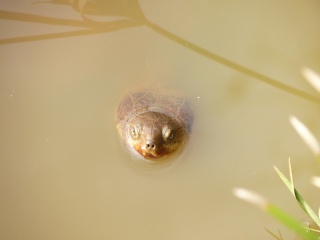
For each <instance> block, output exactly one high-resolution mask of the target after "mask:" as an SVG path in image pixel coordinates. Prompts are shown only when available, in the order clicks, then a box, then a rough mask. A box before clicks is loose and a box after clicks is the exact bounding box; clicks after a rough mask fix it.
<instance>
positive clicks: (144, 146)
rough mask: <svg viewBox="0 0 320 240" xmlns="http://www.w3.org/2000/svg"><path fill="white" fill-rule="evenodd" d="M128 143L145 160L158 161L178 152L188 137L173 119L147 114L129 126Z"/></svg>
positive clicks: (157, 113)
mask: <svg viewBox="0 0 320 240" xmlns="http://www.w3.org/2000/svg"><path fill="white" fill-rule="evenodd" d="M128 131H129V134H128V138H129V139H128V143H129V144H131V145H132V147H133V148H134V149H135V150H136V151H137V152H138V153H139V154H140V155H142V156H143V157H144V158H145V159H148V160H157V159H159V158H161V157H163V156H168V155H170V154H172V153H174V152H176V151H177V150H178V149H179V148H180V147H181V146H182V145H183V144H184V142H185V138H186V137H187V136H186V134H185V132H184V130H183V128H182V127H181V126H180V124H179V123H178V122H177V121H176V120H175V119H173V118H171V117H169V116H167V115H165V114H162V113H159V112H145V113H142V114H140V115H138V116H136V117H135V118H134V119H133V120H132V121H131V122H130V124H129V129H128Z"/></svg>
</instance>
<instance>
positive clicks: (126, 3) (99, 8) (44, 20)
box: [0, 0, 320, 104]
mask: <svg viewBox="0 0 320 240" xmlns="http://www.w3.org/2000/svg"><path fill="white" fill-rule="evenodd" d="M47 3H48V4H61V5H69V6H71V7H73V8H74V10H76V11H78V12H79V13H80V14H81V16H82V17H83V20H69V19H60V18H53V17H44V16H38V15H34V14H25V13H16V12H10V11H3V10H0V19H6V20H15V21H22V22H32V23H41V24H50V25H61V26H68V27H70V26H73V27H80V28H83V29H80V30H75V31H68V32H60V33H51V34H42V35H33V36H25V37H16V38H8V39H0V45H4V44H12V43H21V42H29V41H38V40H47V39H56V38H64V37H74V36H81V35H88V34H96V33H106V32H112V31H116V30H120V29H124V28H131V27H137V26H142V25H145V26H147V27H149V28H150V29H152V30H153V31H155V32H157V33H158V34H160V35H161V36H163V37H165V38H168V39H170V40H171V41H174V42H175V43H177V44H179V45H181V46H183V47H185V48H187V49H188V50H191V51H193V52H196V53H198V54H200V55H202V56H204V57H207V58H209V59H211V60H213V61H215V62H218V63H220V64H222V65H224V66H227V67H229V68H231V69H233V70H235V71H238V72H240V73H242V74H245V75H247V76H250V77H253V78H256V79H258V80H260V81H261V82H264V83H266V84H268V85H271V86H273V87H275V88H278V89H279V90H282V91H285V92H288V93H291V94H293V95H295V96H298V97H301V98H303V99H305V100H309V101H312V102H315V103H318V104H319V103H320V98H319V97H316V96H313V95H312V94H309V93H307V92H304V91H301V90H299V89H297V88H294V87H291V86H289V85H286V84H284V83H281V82H280V81H277V80H275V79H272V78H270V77H268V76H266V75H263V74H261V73H258V72H255V71H253V70H250V69H248V68H246V67H244V66H242V65H240V64H238V63H235V62H232V61H230V60H228V59H226V58H223V57H221V56H219V55H217V54H215V53H212V52H210V51H208V50H206V49H204V48H202V47H200V46H198V45H196V44H194V43H192V42H189V41H187V40H185V39H183V38H181V37H179V36H177V35H176V34H174V33H172V32H170V31H168V30H166V29H164V28H162V27H160V26H158V25H156V24H155V23H152V22H149V21H148V20H147V19H146V18H145V17H144V14H143V12H142V10H141V8H140V5H139V2H138V0H97V1H88V2H84V4H80V3H83V2H80V0H78V1H74V2H73V4H70V3H69V1H68V0H52V1H49V2H47ZM38 4H40V3H38ZM89 15H90V16H91V15H100V16H117V17H125V19H123V20H118V21H110V22H99V21H94V20H92V19H91V18H90V17H89Z"/></svg>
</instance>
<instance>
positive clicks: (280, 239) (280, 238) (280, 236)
mask: <svg viewBox="0 0 320 240" xmlns="http://www.w3.org/2000/svg"><path fill="white" fill-rule="evenodd" d="M264 229H265V230H266V231H267V232H268V233H269V234H270V235H271V236H272V237H274V238H275V239H277V240H283V238H282V235H281V232H280V230H279V229H278V233H279V237H278V236H277V235H276V234H275V233H273V232H271V231H270V230H269V229H268V228H264Z"/></svg>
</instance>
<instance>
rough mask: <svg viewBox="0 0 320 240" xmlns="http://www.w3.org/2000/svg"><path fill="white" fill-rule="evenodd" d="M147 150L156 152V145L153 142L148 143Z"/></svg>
mask: <svg viewBox="0 0 320 240" xmlns="http://www.w3.org/2000/svg"><path fill="white" fill-rule="evenodd" d="M146 149H147V150H154V149H156V145H155V144H154V143H152V142H148V143H147V144H146Z"/></svg>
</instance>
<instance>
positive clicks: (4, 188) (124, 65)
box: [0, 0, 320, 240]
mask: <svg viewBox="0 0 320 240" xmlns="http://www.w3.org/2000/svg"><path fill="white" fill-rule="evenodd" d="M30 3H32V1H27V0H25V1H22V0H21V1H12V2H10V1H2V2H0V9H2V10H7V11H12V12H24V13H30V14H38V15H39V14H41V15H42V16H51V17H56V18H69V19H78V20H81V17H80V16H79V14H78V13H76V12H74V11H73V10H72V8H71V7H68V6H63V5H52V4H34V5H31V4H30ZM140 4H141V8H142V9H143V12H144V14H145V15H146V17H147V18H148V19H149V20H150V21H152V22H154V23H156V24H157V25H159V26H161V27H163V28H165V29H167V30H169V31H170V32H172V33H174V34H177V35H178V36H180V37H183V38H185V39H187V40H189V41H191V42H192V43H195V44H198V45H199V46H201V47H203V48H205V49H207V50H209V51H211V52H213V53H216V54H218V55H220V56H223V57H225V58H227V59H229V60H231V61H234V62H237V63H240V64H242V65H243V66H246V67H248V68H250V69H252V70H255V71H257V72H260V73H263V74H265V75H267V76H269V77H272V78H275V79H277V80H279V81H281V82H283V83H286V84H288V85H291V86H294V87H296V88H298V89H301V90H304V91H306V92H309V93H312V94H314V95H317V93H316V92H315V91H314V90H313V89H312V88H311V87H310V86H309V85H308V84H307V83H306V82H305V81H304V80H303V78H302V76H301V75H300V72H299V71H300V68H301V67H302V66H309V67H310V68H312V69H314V70H315V71H318V72H320V67H319V63H320V61H319V53H320V46H319V42H320V32H319V29H320V21H319V20H320V17H319V16H320V14H319V13H320V3H319V2H318V1H309V0H308V1H290V2H289V1H287V2H279V1H263V2H261V1H244V2H232V3H231V2H224V3H223V2H221V1H195V0H189V1H140ZM0 17H1V13H0ZM103 21H106V19H103ZM0 26H1V28H2V31H1V33H0V40H1V39H2V40H3V39H7V38H14V37H21V36H30V35H37V34H48V33H56V32H62V31H63V32H68V31H71V30H74V29H75V28H73V27H72V26H54V25H49V24H38V23H28V22H25V21H9V20H1V21H0ZM77 29H79V28H77ZM0 69H1V71H0V76H1V87H0V97H1V101H0V109H1V118H0V119H1V120H0V121H1V125H0V131H1V140H0V196H1V197H0V216H1V218H0V239H33V240H34V239H68V240H69V239H159V240H160V239H175V240H178V239H183V240H189V239H272V237H271V236H270V235H268V233H266V231H265V230H264V227H266V228H268V229H270V230H271V231H274V232H277V229H278V227H279V228H280V230H281V231H282V232H283V235H284V239H291V237H292V234H291V233H288V232H287V231H286V230H285V229H284V227H282V226H280V225H279V224H278V223H277V222H275V221H274V220H273V219H271V218H270V217H269V216H267V215H266V214H264V213H262V212H260V211H259V210H258V209H256V208H254V207H252V206H250V205H248V204H246V203H243V202H241V201H239V200H237V199H235V198H234V197H233V195H232V189H233V188H234V187H247V188H250V189H252V190H255V191H257V192H259V193H262V194H263V195H265V196H266V197H268V198H269V199H271V200H272V201H274V202H275V203H277V204H279V205H280V206H282V207H284V208H285V209H286V210H288V211H289V212H290V213H292V214H293V215H295V216H301V215H302V212H301V211H300V210H299V208H298V206H297V205H296V204H295V202H294V200H293V198H292V197H291V195H290V193H289V191H287V190H286V189H285V186H284V185H283V184H282V183H281V182H280V180H279V179H278V177H277V176H276V174H275V172H274V170H273V167H272V166H273V165H277V166H278V167H279V168H280V169H282V170H283V171H284V172H285V173H287V159H288V157H291V160H292V165H293V168H294V174H295V178H296V184H297V186H298V188H299V189H301V192H302V194H303V195H304V196H306V198H307V199H308V200H309V202H310V204H311V205H312V206H313V207H315V209H316V208H317V207H318V202H317V201H316V199H318V198H319V193H318V191H317V190H315V189H314V188H313V187H312V186H311V185H310V184H309V178H310V177H311V176H313V175H315V174H318V173H319V167H318V166H317V164H316V162H315V160H314V158H313V156H312V154H311V153H310V151H309V150H308V149H307V147H305V145H304V144H303V143H302V141H301V140H300V139H299V137H298V136H297V134H296V133H295V132H294V130H293V129H292V127H291V126H290V125H289V121H288V117H289V116H290V115H295V116H297V117H298V118H300V119H301V120H302V121H303V122H304V123H305V124H306V125H307V126H309V127H310V129H311V130H312V131H313V132H314V133H315V134H316V136H319V135H320V124H319V121H318V119H319V116H320V111H319V105H317V104H315V103H312V102H310V101H307V100H304V99H302V98H299V97H296V96H294V95H292V94H289V93H287V92H286V91H283V90H279V89H277V88H274V87H272V86H270V85H268V84H265V83H263V82H261V81H259V80H257V79H254V78H251V77H248V76H247V75H243V74H241V73H239V72H237V71H235V70H233V69H231V68H228V67H227V66H224V65H221V64H220V63H217V62H215V61H213V60H211V59H208V58H206V57H203V56H201V55H199V54H198V53H196V52H195V51H192V50H190V49H187V48H184V47H183V46H181V45H179V44H177V43H176V42H174V41H172V40H171V39H169V38H167V37H165V36H163V35H161V34H159V33H157V32H155V31H153V30H152V29H150V28H148V27H145V26H137V27H130V28H125V29H122V30H118V31H110V32H108V33H100V34H87V35H80V36H75V37H64V38H51V39H48V40H41V41H27V42H26V41H22V42H17V43H12V44H3V45H1V46H0ZM153 84H155V85H158V86H164V87H168V88H172V89H175V90H179V91H182V92H184V93H186V95H187V96H188V97H189V98H190V101H191V102H192V104H193V107H194V111H195V122H194V128H193V133H192V137H191V140H190V143H189V146H188V148H187V149H186V151H185V153H184V156H183V159H181V161H180V162H179V164H177V165H176V166H174V167H173V168H172V169H171V170H170V171H165V172H163V173H158V174H150V173H145V172H143V171H140V170H139V169H136V168H135V167H133V166H132V165H131V164H128V161H129V159H128V158H129V156H128V155H127V154H126V152H125V151H124V150H123V149H122V148H121V145H120V143H119V140H118V136H117V132H116V129H115V109H116V107H117V101H118V100H119V98H120V96H121V94H122V93H124V92H125V91H126V90H127V89H129V88H131V87H133V86H140V85H141V86H145V85H153Z"/></svg>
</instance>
